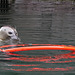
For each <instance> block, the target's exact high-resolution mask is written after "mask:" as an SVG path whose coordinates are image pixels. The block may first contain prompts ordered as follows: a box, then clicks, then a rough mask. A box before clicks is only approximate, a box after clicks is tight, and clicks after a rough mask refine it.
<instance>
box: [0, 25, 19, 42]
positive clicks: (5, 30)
mask: <svg viewBox="0 0 75 75" xmlns="http://www.w3.org/2000/svg"><path fill="white" fill-rule="evenodd" d="M0 41H5V42H6V41H12V42H18V41H20V39H19V37H18V32H17V30H16V29H15V28H14V27H11V26H3V27H1V28H0Z"/></svg>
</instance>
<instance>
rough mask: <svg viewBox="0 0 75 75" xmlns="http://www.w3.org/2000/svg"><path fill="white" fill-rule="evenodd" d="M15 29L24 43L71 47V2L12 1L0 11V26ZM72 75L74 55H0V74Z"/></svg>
mask: <svg viewBox="0 0 75 75" xmlns="http://www.w3.org/2000/svg"><path fill="white" fill-rule="evenodd" d="M3 25H12V26H16V28H17V30H18V33H19V37H20V38H21V41H22V42H23V43H24V44H31V43H35V44H38V43H39V44H64V45H75V7H74V4H71V3H69V2H68V3H60V4H59V3H58V4H56V3H55V2H50V1H48V0H47V1H45V0H44V1H43V0H16V2H15V4H14V5H13V6H12V7H11V9H10V10H9V11H5V12H4V11H2V12H0V26H3ZM10 74H11V75H35V74H36V75H75V52H73V53H72V52H70V51H58V50H57V51H54V50H51V51H26V52H17V53H13V54H9V53H8V54H6V53H0V75H10Z"/></svg>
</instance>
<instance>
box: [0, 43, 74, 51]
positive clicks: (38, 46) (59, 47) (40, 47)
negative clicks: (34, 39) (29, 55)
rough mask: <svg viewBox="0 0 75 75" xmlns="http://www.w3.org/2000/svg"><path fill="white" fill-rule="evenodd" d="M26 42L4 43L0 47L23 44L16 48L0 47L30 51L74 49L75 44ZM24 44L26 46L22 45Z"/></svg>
mask: <svg viewBox="0 0 75 75" xmlns="http://www.w3.org/2000/svg"><path fill="white" fill-rule="evenodd" d="M27 45H28V44H21V45H6V46H1V47H0V48H6V47H10V46H23V47H16V48H8V49H3V50H2V49H0V51H2V52H17V51H30V50H70V51H71V50H72V51H75V46H66V45H51V44H32V45H29V46H27ZM24 46H26V47H24Z"/></svg>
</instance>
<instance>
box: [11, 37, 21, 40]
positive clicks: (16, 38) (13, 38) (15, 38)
mask: <svg viewBox="0 0 75 75" xmlns="http://www.w3.org/2000/svg"><path fill="white" fill-rule="evenodd" d="M11 39H12V40H14V41H20V39H19V38H18V37H17V36H12V37H11Z"/></svg>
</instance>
